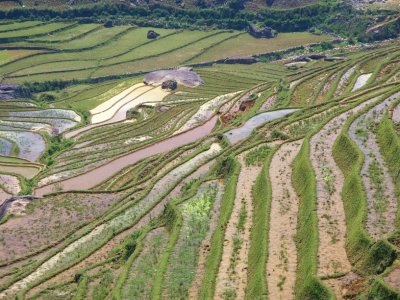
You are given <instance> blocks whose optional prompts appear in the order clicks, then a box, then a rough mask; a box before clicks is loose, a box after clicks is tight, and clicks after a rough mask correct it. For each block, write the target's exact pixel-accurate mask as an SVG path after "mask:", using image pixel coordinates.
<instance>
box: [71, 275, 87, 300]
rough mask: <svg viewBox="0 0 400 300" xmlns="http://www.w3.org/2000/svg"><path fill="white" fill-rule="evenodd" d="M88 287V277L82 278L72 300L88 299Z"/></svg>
mask: <svg viewBox="0 0 400 300" xmlns="http://www.w3.org/2000/svg"><path fill="white" fill-rule="evenodd" d="M87 285H88V277H87V276H82V277H81V278H80V280H79V283H78V288H77V290H76V294H75V295H74V297H73V298H72V300H81V299H85V298H86V290H87Z"/></svg>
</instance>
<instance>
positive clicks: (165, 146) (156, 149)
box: [34, 116, 217, 196]
mask: <svg viewBox="0 0 400 300" xmlns="http://www.w3.org/2000/svg"><path fill="white" fill-rule="evenodd" d="M216 122H217V117H216V116H214V117H212V118H211V119H209V120H208V121H207V122H205V123H204V124H203V125H201V126H198V127H196V128H194V129H192V130H189V131H186V132H184V133H182V134H179V135H176V136H173V137H170V138H168V139H166V140H163V141H161V142H158V143H155V144H153V145H151V146H149V147H146V148H143V149H140V150H138V151H135V152H133V153H130V154H127V155H124V156H121V157H119V158H116V159H115V160H113V161H111V162H109V163H107V164H105V165H103V166H101V167H99V168H97V169H94V170H91V171H89V172H87V173H84V174H81V175H79V176H76V177H72V178H69V179H66V180H64V181H60V182H59V183H54V184H50V185H46V186H43V187H41V188H38V189H36V190H35V193H34V194H35V195H37V196H43V195H45V194H49V193H52V192H54V191H55V190H56V189H55V188H56V185H58V186H60V187H61V188H62V190H63V191H71V190H85V189H90V188H93V187H94V186H96V185H98V184H99V183H101V182H103V181H104V180H106V179H107V178H109V177H111V176H112V175H114V174H115V173H117V172H119V171H121V170H122V169H124V168H125V167H127V166H129V165H132V164H134V163H136V162H138V161H140V160H142V159H144V158H147V157H149V156H152V155H155V154H160V153H163V152H167V151H170V150H172V149H174V148H177V147H180V146H183V145H186V144H189V143H192V142H195V141H196V140H198V139H200V138H203V137H205V136H206V135H208V134H210V133H211V131H212V130H213V128H214V126H215V124H216Z"/></svg>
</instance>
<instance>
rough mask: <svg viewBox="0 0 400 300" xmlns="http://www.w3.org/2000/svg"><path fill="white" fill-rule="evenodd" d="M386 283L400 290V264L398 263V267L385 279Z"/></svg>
mask: <svg viewBox="0 0 400 300" xmlns="http://www.w3.org/2000/svg"><path fill="white" fill-rule="evenodd" d="M385 281H386V282H387V283H388V284H389V285H390V286H392V287H394V288H396V289H398V290H400V263H398V266H397V267H396V268H395V269H394V270H393V271H392V272H390V273H389V275H388V276H386V277H385Z"/></svg>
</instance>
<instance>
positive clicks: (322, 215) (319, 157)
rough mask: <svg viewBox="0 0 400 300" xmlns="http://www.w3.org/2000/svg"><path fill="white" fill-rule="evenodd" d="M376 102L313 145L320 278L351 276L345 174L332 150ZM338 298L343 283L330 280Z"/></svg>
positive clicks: (336, 123) (338, 120) (329, 127)
mask: <svg viewBox="0 0 400 300" xmlns="http://www.w3.org/2000/svg"><path fill="white" fill-rule="evenodd" d="M375 100H376V99H374V98H373V99H370V100H368V101H365V102H363V103H362V104H360V105H358V106H356V107H355V108H353V109H352V110H350V111H348V112H345V113H343V114H341V115H339V116H337V117H335V118H333V119H332V120H331V121H329V122H328V123H327V124H326V125H325V126H324V127H323V128H322V129H321V130H320V131H319V132H318V133H317V134H316V135H314V136H313V137H312V139H311V141H310V146H311V152H310V159H311V162H312V165H313V168H314V170H315V173H316V183H317V195H316V196H317V215H318V221H319V224H318V227H319V247H318V274H319V276H321V277H331V276H332V275H334V274H343V273H348V272H350V270H351V265H350V262H349V260H348V257H347V253H346V248H345V241H346V240H345V233H346V223H345V212H344V207H343V203H342V201H341V197H340V192H341V191H342V188H343V181H344V178H343V174H342V172H341V171H340V169H339V168H338V166H337V165H336V162H335V161H334V159H333V157H332V149H333V145H334V142H335V140H336V139H337V137H338V135H339V129H340V128H341V126H342V125H343V123H344V121H345V120H346V119H347V118H348V117H349V116H350V115H351V114H352V113H356V112H357V111H360V110H361V109H363V108H364V107H366V106H367V105H368V104H370V103H372V102H373V101H375ZM328 284H329V285H331V287H332V288H333V290H334V292H335V294H336V295H339V297H342V295H341V293H342V291H341V285H340V281H339V282H335V280H332V279H331V280H329V281H328Z"/></svg>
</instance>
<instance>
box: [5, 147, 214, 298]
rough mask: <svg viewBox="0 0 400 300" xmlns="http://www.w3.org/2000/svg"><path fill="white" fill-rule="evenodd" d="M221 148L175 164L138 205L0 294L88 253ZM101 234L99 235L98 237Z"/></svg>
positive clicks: (9, 292)
mask: <svg viewBox="0 0 400 300" xmlns="http://www.w3.org/2000/svg"><path fill="white" fill-rule="evenodd" d="M220 151H221V148H220V146H219V145H218V144H213V145H212V146H211V148H210V149H209V150H207V151H204V152H202V153H200V154H198V155H197V156H195V157H194V158H192V159H191V160H189V161H188V162H186V163H184V164H182V165H180V166H179V167H178V168H176V169H174V170H173V171H171V172H170V173H169V174H168V176H165V177H163V178H162V179H161V180H163V181H162V182H159V184H162V186H163V188H162V189H159V188H158V187H157V186H155V187H153V189H152V190H151V191H150V192H149V194H148V195H147V196H146V198H145V199H143V201H141V202H140V203H139V205H136V206H133V207H131V208H130V209H128V210H126V211H125V212H124V213H122V214H121V215H119V216H117V217H116V218H114V219H112V220H110V221H109V222H107V223H104V224H101V225H99V226H97V227H96V228H95V229H93V230H92V231H91V232H90V233H88V234H87V235H85V236H83V237H82V238H80V239H78V240H77V241H75V242H73V243H72V244H70V245H69V246H68V247H67V248H65V249H64V250H63V251H61V252H59V253H57V254H56V255H55V256H53V257H52V258H50V259H49V260H47V261H46V262H44V263H43V264H42V265H41V266H40V267H39V268H37V269H36V270H35V271H34V272H33V273H31V274H30V275H28V276H27V277H25V278H24V279H22V280H20V281H18V282H16V283H15V284H13V285H12V286H11V287H10V288H9V289H7V290H6V291H4V292H2V293H1V294H0V296H6V295H10V294H13V293H16V292H17V291H19V290H21V289H24V288H26V287H27V286H28V285H29V284H31V283H33V282H35V281H37V280H40V279H41V278H43V277H46V276H47V275H46V274H49V272H51V271H52V270H54V269H60V268H65V267H66V266H68V265H70V264H71V262H73V261H74V260H76V258H77V257H76V255H77V254H78V253H79V252H81V253H87V254H88V253H90V252H93V251H94V250H95V249H96V248H97V247H98V243H99V242H101V241H102V239H103V240H104V239H110V238H111V237H112V236H113V235H114V233H115V230H121V228H124V227H125V228H126V227H128V226H129V224H131V223H133V222H135V221H138V220H137V219H138V217H139V218H140V216H141V215H143V213H145V212H146V211H147V210H149V209H151V207H153V206H154V204H155V203H157V202H158V201H160V198H161V197H162V196H163V193H164V191H166V190H168V188H169V187H173V186H175V185H176V184H177V183H178V182H179V180H181V179H183V178H184V177H185V176H187V175H188V174H190V173H191V172H192V171H193V170H194V168H196V167H197V166H198V165H201V164H202V163H204V162H206V161H207V160H209V159H210V158H212V157H213V156H215V155H216V154H218V152H220ZM113 232H114V233H113ZM100 236H101V237H102V238H101V239H100V240H99V237H100ZM79 256H80V255H79V254H78V257H79Z"/></svg>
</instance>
